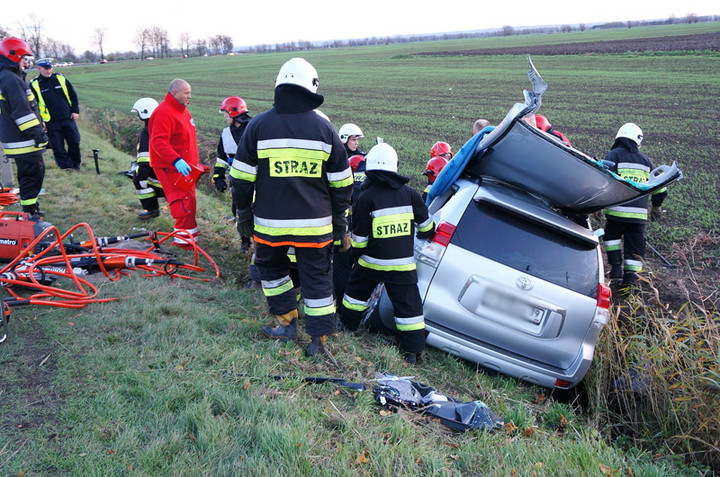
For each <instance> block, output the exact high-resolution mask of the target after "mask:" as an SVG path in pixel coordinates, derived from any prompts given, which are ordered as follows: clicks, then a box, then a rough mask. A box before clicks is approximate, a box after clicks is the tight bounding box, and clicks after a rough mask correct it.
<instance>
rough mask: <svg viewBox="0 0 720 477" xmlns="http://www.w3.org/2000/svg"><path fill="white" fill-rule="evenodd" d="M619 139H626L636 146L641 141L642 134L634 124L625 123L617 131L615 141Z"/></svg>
mask: <svg viewBox="0 0 720 477" xmlns="http://www.w3.org/2000/svg"><path fill="white" fill-rule="evenodd" d="M619 137H626V138H628V139H630V140H632V141H634V142H635V144H637V145H638V146H639V145H640V143H641V142H642V140H643V132H642V129H640V127H639V126H638V125H637V124H635V123H625V124H623V125H622V126H620V129H618V132H617V135H615V139H617V138H619Z"/></svg>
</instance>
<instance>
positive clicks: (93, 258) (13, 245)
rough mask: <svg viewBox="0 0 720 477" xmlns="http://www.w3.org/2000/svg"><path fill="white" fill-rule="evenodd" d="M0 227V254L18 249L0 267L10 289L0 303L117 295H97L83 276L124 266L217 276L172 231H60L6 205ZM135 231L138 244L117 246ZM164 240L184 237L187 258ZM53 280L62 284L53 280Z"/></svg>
mask: <svg viewBox="0 0 720 477" xmlns="http://www.w3.org/2000/svg"><path fill="white" fill-rule="evenodd" d="M0 231H3V234H2V237H3V239H2V240H0V256H2V257H8V256H11V255H12V254H13V253H15V252H16V251H19V252H17V253H15V257H14V258H12V259H11V261H10V262H9V263H8V264H6V265H5V266H4V267H2V268H1V269H0V286H1V287H3V288H4V289H5V290H7V292H8V293H9V294H10V296H9V297H6V298H5V299H3V303H5V304H7V305H9V306H10V307H12V306H20V305H47V306H58V307H63V308H82V307H84V306H85V305H87V304H88V303H103V302H108V301H114V300H117V299H118V298H100V297H98V287H97V286H96V285H94V284H93V283H92V282H91V281H89V280H88V277H87V275H91V274H94V273H97V274H102V275H104V276H105V277H106V278H107V279H109V280H110V281H116V280H118V279H120V278H121V277H122V276H127V275H129V273H128V270H139V271H141V272H143V276H144V277H159V276H165V277H170V278H171V279H172V280H173V281H174V280H175V279H178V278H179V279H185V280H191V279H192V280H202V281H212V280H215V279H217V278H218V277H219V276H220V271H219V269H218V267H217V265H216V264H215V262H214V261H213V260H212V258H211V257H210V256H209V255H208V254H207V253H206V252H205V251H204V250H203V249H201V248H200V247H198V246H197V243H196V242H195V241H194V240H189V239H186V236H185V235H184V234H178V233H176V232H172V233H168V232H144V233H141V234H135V235H126V236H117V237H95V235H94V234H93V231H92V229H91V228H90V226H89V225H88V224H85V223H80V224H77V225H75V226H74V227H72V228H70V230H68V231H67V232H65V233H64V234H60V232H59V230H58V229H57V228H56V227H55V226H53V225H51V224H49V223H47V222H44V221H42V219H40V218H38V217H31V216H29V215H28V214H26V213H24V212H7V211H2V212H0ZM73 233H86V234H87V236H88V239H87V240H84V241H79V242H75V241H73ZM140 237H144V239H145V240H144V241H142V242H139V246H138V248H139V250H134V249H130V248H123V247H122V245H123V242H129V241H130V240H133V239H137V238H140ZM68 239H69V243H66V242H65V241H66V240H68ZM167 240H170V242H169V243H172V242H173V241H174V240H182V241H183V242H186V243H187V244H188V246H189V247H191V250H192V257H193V258H192V263H186V262H184V261H181V260H179V259H178V258H177V257H175V256H174V255H170V254H168V253H167V252H166V251H165V247H164V246H163V244H164V242H165V241H167ZM200 260H203V262H207V263H209V267H203V266H200V265H199V262H200ZM190 273H193V274H205V276H193V275H190ZM210 274H211V276H209V275H210ZM56 281H57V282H60V284H62V285H63V286H62V287H60V286H55V285H54V283H55V282H56ZM68 282H69V285H68ZM28 291H29V296H28ZM21 293H22V296H21Z"/></svg>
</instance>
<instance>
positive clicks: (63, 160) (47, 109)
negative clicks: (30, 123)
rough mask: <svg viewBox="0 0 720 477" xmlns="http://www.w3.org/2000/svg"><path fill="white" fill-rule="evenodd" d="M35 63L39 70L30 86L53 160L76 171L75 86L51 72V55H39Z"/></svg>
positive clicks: (76, 104)
mask: <svg viewBox="0 0 720 477" xmlns="http://www.w3.org/2000/svg"><path fill="white" fill-rule="evenodd" d="M37 66H38V72H39V73H40V74H39V75H38V76H37V77H36V78H33V80H32V81H30V87H31V88H32V89H33V91H34V92H35V96H36V97H37V101H38V107H39V108H40V115H41V116H42V119H43V121H44V122H45V126H46V127H47V134H48V137H49V138H50V146H52V150H53V155H54V156H55V164H57V166H58V167H59V168H60V169H63V170H66V171H73V170H78V171H79V170H80V161H81V157H80V131H79V130H78V127H77V123H76V121H77V119H78V117H79V116H80V106H79V103H78V97H77V94H76V93H75V88H73V85H72V84H70V81H68V79H67V78H65V75H63V74H60V73H53V62H52V58H42V59H39V60H38V61H37ZM66 143H67V149H66V148H65V144H66Z"/></svg>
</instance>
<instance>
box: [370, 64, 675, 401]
mask: <svg viewBox="0 0 720 477" xmlns="http://www.w3.org/2000/svg"><path fill="white" fill-rule="evenodd" d="M528 61H529V63H530V71H529V73H528V75H529V76H530V80H531V83H532V85H533V91H532V92H528V91H525V103H523V104H516V105H515V106H514V107H513V108H512V109H511V110H510V112H509V113H508V114H507V116H506V117H505V119H504V120H503V121H502V122H501V123H500V124H499V125H498V126H497V127H495V128H492V127H488V128H485V129H484V130H483V131H481V132H480V133H478V134H477V135H476V136H474V137H473V138H472V139H470V140H469V141H468V142H467V143H466V144H465V146H463V148H462V149H461V150H460V151H459V152H458V154H457V155H456V156H455V157H453V159H452V160H451V161H450V163H449V164H448V165H447V166H446V167H445V168H444V169H443V170H442V172H441V173H440V174H439V176H438V178H437V180H436V181H435V183H434V184H433V186H432V188H431V189H430V191H429V195H428V204H429V209H430V213H431V214H432V215H433V218H434V220H435V223H436V224H437V230H436V233H435V236H434V237H433V238H431V239H429V240H420V239H416V242H415V258H416V261H417V272H418V280H419V282H418V287H419V289H420V295H421V297H422V298H423V310H424V315H425V325H426V332H427V344H428V345H429V346H432V347H435V348H438V349H441V350H444V351H447V352H448V353H451V354H453V355H456V356H459V357H461V358H464V359H466V360H469V361H471V362H474V363H477V364H479V365H480V366H482V367H484V368H488V369H491V370H495V371H497V372H500V373H503V374H507V375H509V376H514V377H517V378H520V379H522V380H525V381H528V382H531V383H534V384H537V385H540V386H544V387H548V388H563V389H567V388H571V387H573V386H575V385H576V384H578V383H579V382H580V381H581V380H582V378H583V377H584V376H585V374H586V372H587V370H588V369H589V367H590V364H591V362H592V359H593V355H594V351H595V344H596V342H597V340H598V337H599V335H600V331H601V330H602V328H603V326H604V325H605V324H606V323H607V318H608V307H609V305H610V289H609V288H608V287H607V286H606V284H605V278H604V270H603V260H602V251H601V247H600V241H599V239H598V237H597V236H596V234H595V233H593V231H592V230H590V229H589V227H588V226H587V219H585V220H584V223H585V226H583V225H581V224H583V220H579V218H580V219H581V218H583V217H584V216H586V215H587V214H589V213H592V212H594V211H597V210H601V209H603V208H605V207H608V206H611V205H616V204H620V203H623V202H627V201H629V200H633V199H635V198H637V197H640V196H642V195H645V194H651V193H653V192H654V191H656V190H659V189H660V188H662V187H665V186H667V185H668V184H670V183H672V182H674V181H677V180H679V179H681V178H682V173H681V172H680V171H679V169H678V167H677V164H673V165H672V166H661V167H658V168H657V169H656V170H654V171H653V172H652V173H651V179H650V181H648V182H646V183H636V182H633V181H629V180H626V179H623V178H621V177H620V176H618V175H616V174H614V173H613V172H611V171H610V170H608V169H607V168H606V167H605V165H604V164H603V162H602V161H598V160H596V159H593V158H591V157H589V156H587V155H585V154H583V153H582V152H580V151H578V150H576V149H574V148H572V147H570V146H567V145H565V144H564V143H562V142H560V141H558V139H557V138H556V137H555V136H552V135H550V134H547V133H545V132H543V131H541V130H540V129H537V128H536V127H534V126H533V125H531V124H528V123H527V122H526V121H524V120H523V118H525V117H527V116H529V115H533V114H534V113H535V112H536V111H537V110H538V109H539V107H540V98H541V95H542V93H543V91H544V90H545V88H546V85H545V83H544V81H543V80H542V78H541V77H540V75H539V74H538V73H537V71H536V70H535V68H534V67H533V65H532V62H531V61H530V59H529V58H528ZM377 296H378V298H377V299H376V300H375V302H374V303H372V304H371V306H370V308H369V310H368V313H367V315H366V317H365V321H366V324H367V325H368V326H369V327H371V328H372V327H374V325H373V323H378V322H380V321H382V323H384V324H385V327H387V328H389V329H393V328H394V318H393V309H392V304H391V303H390V301H389V299H388V297H387V295H385V294H384V293H381V294H378V295H377Z"/></svg>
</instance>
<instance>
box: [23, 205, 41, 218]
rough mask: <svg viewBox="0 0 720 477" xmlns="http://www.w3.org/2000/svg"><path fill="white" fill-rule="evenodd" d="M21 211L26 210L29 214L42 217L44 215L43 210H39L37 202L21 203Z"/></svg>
mask: <svg viewBox="0 0 720 477" xmlns="http://www.w3.org/2000/svg"><path fill="white" fill-rule="evenodd" d="M22 211H23V212H26V213H27V214H28V215H30V216H37V217H42V216H43V215H45V212H43V211H42V210H40V206H39V205H38V204H37V202H36V203H34V204H32V205H23V206H22Z"/></svg>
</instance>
